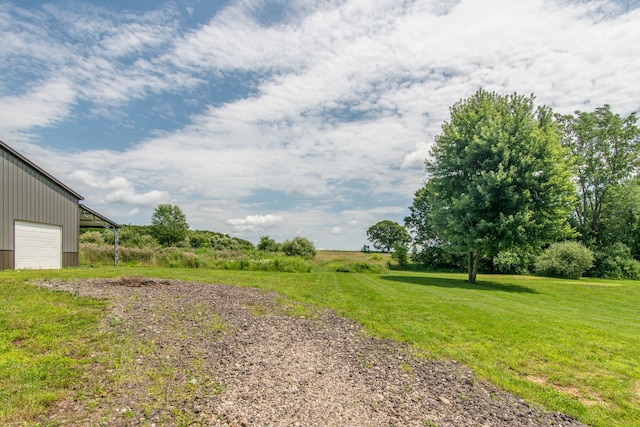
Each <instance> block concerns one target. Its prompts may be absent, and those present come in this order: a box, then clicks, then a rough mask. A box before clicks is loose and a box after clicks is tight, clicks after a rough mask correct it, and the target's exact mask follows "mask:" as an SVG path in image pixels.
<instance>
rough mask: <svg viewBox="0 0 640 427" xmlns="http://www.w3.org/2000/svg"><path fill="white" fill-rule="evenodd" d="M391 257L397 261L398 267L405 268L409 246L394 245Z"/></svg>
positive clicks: (403, 244) (404, 243) (402, 243)
mask: <svg viewBox="0 0 640 427" xmlns="http://www.w3.org/2000/svg"><path fill="white" fill-rule="evenodd" d="M391 257H392V258H393V259H395V260H396V261H398V265H399V266H400V267H406V266H407V264H408V263H409V245H407V243H406V242H396V243H394V244H393V253H392V254H391Z"/></svg>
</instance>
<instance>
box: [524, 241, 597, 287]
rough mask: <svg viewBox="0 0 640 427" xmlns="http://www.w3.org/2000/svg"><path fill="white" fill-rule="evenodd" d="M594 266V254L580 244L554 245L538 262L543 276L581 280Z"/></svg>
mask: <svg viewBox="0 0 640 427" xmlns="http://www.w3.org/2000/svg"><path fill="white" fill-rule="evenodd" d="M592 266H593V252H591V250H589V248H587V247H586V246H584V245H583V244H582V243H580V242H572V241H564V242H557V243H553V244H552V245H551V246H549V247H548V248H547V249H546V250H545V251H544V252H543V253H542V255H540V257H539V258H538V261H536V273H538V274H540V275H541V276H550V277H564V278H565V279H579V278H580V277H582V275H583V274H584V272H585V271H587V270H588V269H590V268H591V267H592Z"/></svg>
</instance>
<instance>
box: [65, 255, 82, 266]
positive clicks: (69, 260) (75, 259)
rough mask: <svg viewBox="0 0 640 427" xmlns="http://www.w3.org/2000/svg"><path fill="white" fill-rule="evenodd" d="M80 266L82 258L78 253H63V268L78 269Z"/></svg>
mask: <svg viewBox="0 0 640 427" xmlns="http://www.w3.org/2000/svg"><path fill="white" fill-rule="evenodd" d="M78 265H80V257H79V255H78V252H63V253H62V268H66V267H77V266H78Z"/></svg>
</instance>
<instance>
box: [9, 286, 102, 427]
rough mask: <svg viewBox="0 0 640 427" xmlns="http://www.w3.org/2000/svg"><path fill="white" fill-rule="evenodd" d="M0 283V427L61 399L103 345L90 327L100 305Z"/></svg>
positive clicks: (100, 302)
mask: <svg viewBox="0 0 640 427" xmlns="http://www.w3.org/2000/svg"><path fill="white" fill-rule="evenodd" d="M0 278H2V276H0ZM0 280H2V281H1V282H0V283H1V285H0V301H2V303H1V304H0V424H2V425H4V424H5V421H3V420H9V421H10V420H14V421H15V420H28V419H32V418H33V417H35V416H37V415H38V414H40V413H42V412H43V411H44V409H45V408H46V407H47V406H48V405H50V404H51V403H52V402H55V401H56V400H58V399H60V398H62V397H63V396H64V395H65V394H66V393H67V390H68V389H69V388H70V387H71V386H72V385H73V382H74V381H75V380H77V379H78V378H79V377H80V375H81V373H82V366H83V365H85V364H86V363H88V362H89V361H90V360H91V352H92V351H93V350H95V349H97V348H99V347H101V346H102V344H104V342H105V341H104V337H103V336H102V335H101V334H100V333H96V331H95V325H96V323H97V322H98V321H99V319H100V318H101V317H102V316H103V315H104V313H105V307H106V304H105V302H103V301H97V300H94V299H89V298H79V297H74V296H70V295H68V294H63V293H60V292H51V291H47V290H43V289H38V288H34V287H33V286H30V285H26V284H24V283H22V282H21V281H19V280H6V279H4V278H2V279H0Z"/></svg>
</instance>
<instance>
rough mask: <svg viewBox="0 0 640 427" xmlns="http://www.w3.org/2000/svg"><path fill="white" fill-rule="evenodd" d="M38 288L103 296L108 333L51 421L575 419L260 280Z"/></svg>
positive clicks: (478, 422)
mask: <svg viewBox="0 0 640 427" xmlns="http://www.w3.org/2000/svg"><path fill="white" fill-rule="evenodd" d="M40 284H41V285H42V286H46V287H49V288H52V289H60V290H65V291H68V292H73V293H76V294H78V295H87V296H93V297H99V298H108V299H109V301H110V302H111V307H112V310H111V313H110V315H109V316H107V318H106V319H105V320H104V322H103V324H102V328H104V330H105V332H108V333H114V334H116V336H117V337H118V339H119V340H120V344H119V345H118V346H117V348H112V349H104V350H102V351H98V350H96V354H95V355H94V359H95V361H96V362H95V363H94V364H93V366H92V367H91V369H90V374H89V375H87V377H86V378H85V380H84V381H83V382H82V383H81V384H78V385H77V387H76V388H75V390H74V392H73V393H72V394H71V395H70V396H69V398H68V399H66V400H64V401H62V402H59V403H58V404H56V405H55V407H53V408H52V409H51V412H50V413H49V414H48V415H47V419H46V421H47V422H48V423H50V424H52V425H74V426H78V425H80V426H82V425H85V426H94V425H105V426H129V425H131V426H133V425H148V426H160V425H165V426H174V425H185V426H186V425H202V426H384V425H387V426H431V427H433V426H438V427H446V426H492V427H498V426H549V425H554V426H581V425H582V424H580V423H578V422H577V421H575V420H573V419H572V418H570V417H568V416H566V415H563V414H559V413H549V412H544V411H541V410H540V409H538V408H536V407H534V406H532V405H530V404H528V403H527V402H525V401H523V400H522V399H519V398H517V397H515V396H513V395H511V394H508V393H504V392H502V391H499V390H497V389H496V388H495V387H493V386H491V385H490V384H487V383H485V382H483V381H479V380H478V379H476V378H475V377H474V375H473V373H472V372H471V371H470V370H469V369H468V368H466V367H464V366H462V365H460V364H458V363H455V362H451V361H436V362H434V361H426V360H424V359H421V358H416V357H413V356H411V354H410V349H409V348H408V347H407V346H405V345H402V344H398V343H395V342H391V341H384V340H379V339H374V338H371V337H369V336H367V335H366V334H365V333H364V332H363V331H362V328H361V327H360V326H359V325H358V324H355V323H353V322H351V321H349V320H346V319H343V318H340V317H338V316H336V315H335V313H333V312H332V311H329V310H327V311H316V312H314V313H313V315H311V316H310V315H308V314H305V315H300V314H299V313H300V310H296V309H295V308H296V307H294V306H287V303H286V302H284V303H283V300H282V298H279V297H278V296H277V295H275V294H271V293H265V292H262V291H260V290H256V289H250V288H240V287H232V286H226V285H210V284H202V283H187V282H180V281H160V280H154V279H146V278H128V279H123V280H89V281H84V282H74V283H61V282H54V281H48V282H42V283H40ZM257 308H259V309H257ZM288 313H298V315H297V316H294V315H291V314H288Z"/></svg>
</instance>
